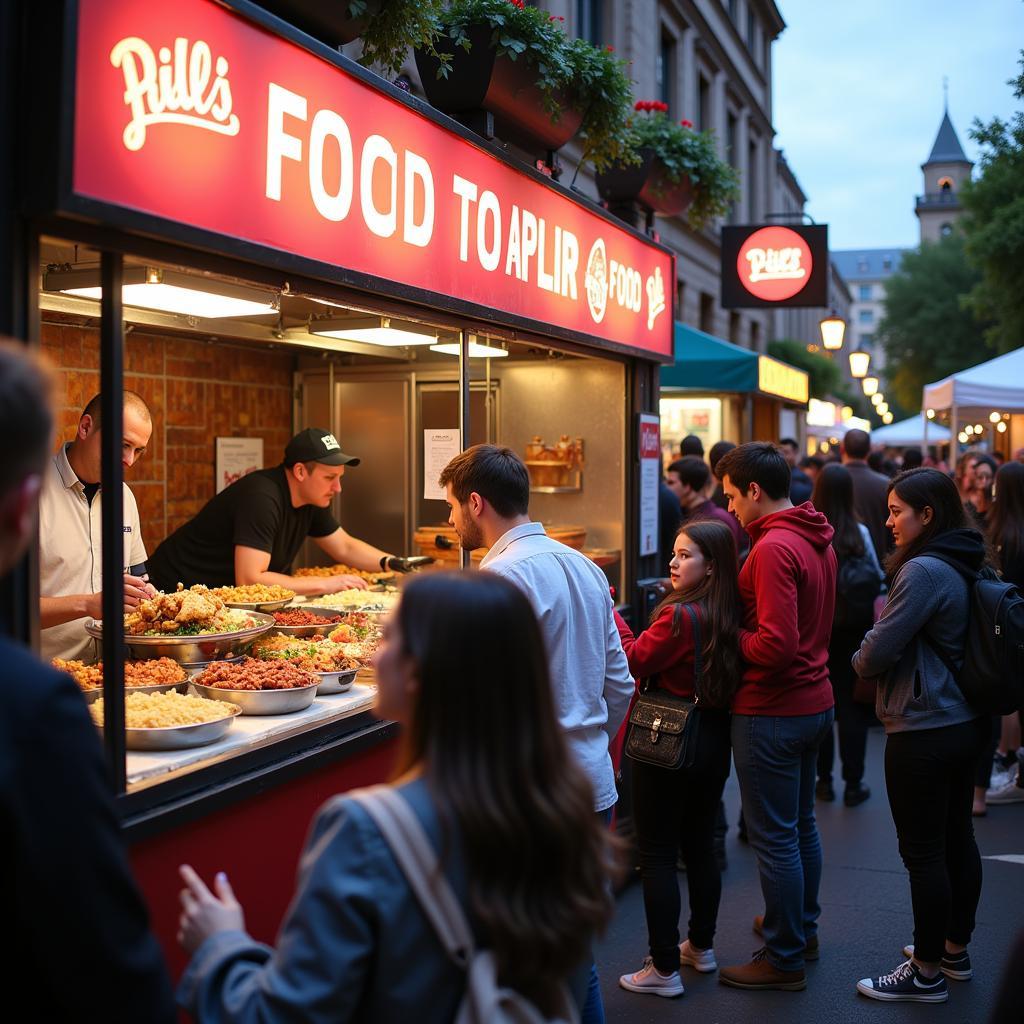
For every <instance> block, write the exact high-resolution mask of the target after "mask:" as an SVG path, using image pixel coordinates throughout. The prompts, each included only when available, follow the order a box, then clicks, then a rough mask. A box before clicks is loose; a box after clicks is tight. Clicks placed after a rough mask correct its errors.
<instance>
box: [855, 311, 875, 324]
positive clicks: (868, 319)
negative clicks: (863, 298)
mask: <svg viewBox="0 0 1024 1024" xmlns="http://www.w3.org/2000/svg"><path fill="white" fill-rule="evenodd" d="M874 322H875V311H874V310H873V309H862V310H860V312H858V313H857V323H861V324H873V323H874Z"/></svg>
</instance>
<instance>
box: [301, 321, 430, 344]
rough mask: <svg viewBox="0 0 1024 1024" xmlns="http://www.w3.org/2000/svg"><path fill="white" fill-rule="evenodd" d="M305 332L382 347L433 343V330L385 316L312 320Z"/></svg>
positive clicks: (422, 325)
mask: <svg viewBox="0 0 1024 1024" xmlns="http://www.w3.org/2000/svg"><path fill="white" fill-rule="evenodd" d="M309 333H310V334H317V335H320V337H323V338H337V339H338V340H339V341H361V342H363V343H364V344H366V345H382V346H384V347H385V348H399V347H401V346H404V345H435V344H437V331H435V330H431V328H429V327H427V326H426V325H424V324H417V323H414V322H413V321H411V320H396V319H394V317H387V316H373V317H348V318H336V319H328V320H312V321H310V324H309Z"/></svg>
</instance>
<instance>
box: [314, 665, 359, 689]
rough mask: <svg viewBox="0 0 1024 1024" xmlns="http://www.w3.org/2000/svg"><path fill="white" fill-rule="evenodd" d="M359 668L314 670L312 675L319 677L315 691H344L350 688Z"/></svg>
mask: <svg viewBox="0 0 1024 1024" xmlns="http://www.w3.org/2000/svg"><path fill="white" fill-rule="evenodd" d="M358 672H359V669H357V668H347V669H345V670H344V671H343V672H316V673H314V675H318V676H319V677H320V685H319V686H318V687H317V689H316V692H317V693H319V694H329V693H344V692H345V691H346V690H351V689H352V684H353V683H354V682H355V679H356V675H357V674H358Z"/></svg>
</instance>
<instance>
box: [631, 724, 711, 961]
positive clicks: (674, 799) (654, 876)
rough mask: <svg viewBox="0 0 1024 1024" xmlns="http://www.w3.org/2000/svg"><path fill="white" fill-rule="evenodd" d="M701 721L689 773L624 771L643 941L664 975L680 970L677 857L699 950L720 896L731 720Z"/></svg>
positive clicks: (707, 939)
mask: <svg viewBox="0 0 1024 1024" xmlns="http://www.w3.org/2000/svg"><path fill="white" fill-rule="evenodd" d="M700 715H701V719H700V734H699V740H698V743H697V753H696V757H695V759H694V765H693V767H692V768H680V769H679V770H678V771H670V770H669V769H666V768H656V767H654V766H653V765H649V764H643V763H642V762H640V761H634V762H633V763H632V764H631V765H630V768H631V770H632V777H633V820H634V823H635V825H636V839H637V849H638V850H639V853H640V875H641V878H642V879H643V887H644V912H645V913H646V915H647V932H648V941H649V943H650V950H651V957H652V958H653V959H654V966H655V967H656V968H657V969H658V970H659V971H661V972H662V974H668V973H669V972H670V971H675V970H678V969H679V948H678V947H679V911H680V898H679V879H678V876H677V874H676V859H677V856H678V854H680V853H681V854H682V857H683V860H684V861H685V862H686V884H687V887H688V889H689V896H690V923H689V932H688V935H689V939H690V941H691V942H692V943H693V944H694V945H695V946H696V947H698V948H699V949H710V948H711V946H712V945H713V944H714V938H715V924H716V922H717V919H718V904H719V901H720V900H721V896H722V876H721V874H720V872H719V870H718V862H717V861H716V860H715V819H716V817H717V815H718V805H719V801H720V800H721V798H722V790H723V789H724V788H725V780H726V778H727V777H728V775H729V750H730V747H729V716H728V715H727V714H723V713H720V712H715V711H705V712H700Z"/></svg>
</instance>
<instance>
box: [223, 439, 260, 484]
mask: <svg viewBox="0 0 1024 1024" xmlns="http://www.w3.org/2000/svg"><path fill="white" fill-rule="evenodd" d="M262 468H263V438H262V437H218V438H217V467H216V475H215V478H214V479H215V481H216V485H217V493H218V494H220V492H221V491H223V490H224V488H225V487H230V486H231V485H232V484H233V483H235V482H236V481H237V480H241V479H242V477H243V476H245V475H246V474H248V473H252V472H253V471H254V470H257V469H262Z"/></svg>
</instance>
